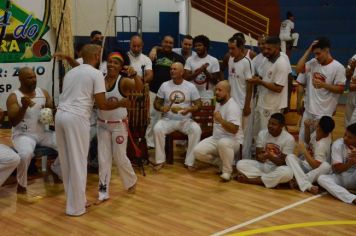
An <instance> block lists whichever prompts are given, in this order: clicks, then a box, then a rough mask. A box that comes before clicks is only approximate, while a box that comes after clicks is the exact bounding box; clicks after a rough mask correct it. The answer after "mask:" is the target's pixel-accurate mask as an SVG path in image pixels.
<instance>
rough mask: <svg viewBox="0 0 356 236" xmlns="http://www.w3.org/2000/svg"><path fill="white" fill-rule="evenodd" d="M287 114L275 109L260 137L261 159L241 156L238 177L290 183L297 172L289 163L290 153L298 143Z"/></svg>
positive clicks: (266, 183)
mask: <svg viewBox="0 0 356 236" xmlns="http://www.w3.org/2000/svg"><path fill="white" fill-rule="evenodd" d="M284 126H285V118H284V116H283V115H282V114H281V113H274V114H273V115H272V116H271V118H270V119H269V121H268V129H265V130H261V131H260V132H259V134H258V137H257V141H256V157H257V160H240V161H238V162H237V164H236V168H237V171H238V176H237V180H238V181H239V182H242V183H248V184H258V185H264V186H265V187H266V188H274V187H276V186H277V185H278V184H281V183H288V182H289V181H290V180H291V179H292V178H293V172H292V169H291V168H290V167H288V166H287V165H286V161H285V159H286V156H287V155H288V154H292V153H293V150H294V146H295V141H294V138H293V136H292V135H291V134H290V133H288V132H287V131H286V130H285V129H284Z"/></svg>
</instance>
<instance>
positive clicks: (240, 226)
mask: <svg viewBox="0 0 356 236" xmlns="http://www.w3.org/2000/svg"><path fill="white" fill-rule="evenodd" d="M325 194H326V193H322V194H318V195H315V196H312V197H309V198H306V199H303V200H301V201H299V202H295V203H293V204H290V205H288V206H285V207H282V208H280V209H277V210H275V211H272V212H269V213H267V214H264V215H261V216H259V217H257V218H254V219H252V220H249V221H246V222H244V223H241V224H238V225H235V226H232V227H230V228H227V229H225V230H222V231H220V232H217V233H214V234H212V236H221V235H224V234H227V233H229V232H231V231H234V230H237V229H240V228H242V227H245V226H247V225H250V224H253V223H255V222H257V221H260V220H263V219H266V218H268V217H270V216H273V215H276V214H278V213H281V212H283V211H286V210H289V209H291V208H293V207H296V206H299V205H302V204H304V203H306V202H309V201H312V200H314V199H316V198H319V197H321V196H323V195H325Z"/></svg>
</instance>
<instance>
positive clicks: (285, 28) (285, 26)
mask: <svg viewBox="0 0 356 236" xmlns="http://www.w3.org/2000/svg"><path fill="white" fill-rule="evenodd" d="M292 29H294V22H293V21H291V20H289V19H287V20H284V21H282V23H281V28H280V31H279V35H290V34H291V31H292Z"/></svg>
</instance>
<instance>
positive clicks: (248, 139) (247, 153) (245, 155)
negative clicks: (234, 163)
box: [241, 107, 255, 159]
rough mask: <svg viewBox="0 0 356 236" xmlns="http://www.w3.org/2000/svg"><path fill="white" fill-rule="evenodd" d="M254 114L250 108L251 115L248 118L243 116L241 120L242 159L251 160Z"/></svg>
mask: <svg viewBox="0 0 356 236" xmlns="http://www.w3.org/2000/svg"><path fill="white" fill-rule="evenodd" d="M254 113H255V112H254V108H253V107H252V108H251V114H250V115H248V116H243V118H242V128H243V133H244V142H243V144H242V157H241V158H242V159H251V149H252V139H253V127H254V126H253V125H254V124H253V122H254V120H253V118H254Z"/></svg>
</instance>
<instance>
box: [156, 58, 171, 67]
mask: <svg viewBox="0 0 356 236" xmlns="http://www.w3.org/2000/svg"><path fill="white" fill-rule="evenodd" d="M172 64H173V61H172V60H170V59H169V58H167V57H162V58H159V59H157V61H156V66H166V67H171V65H172Z"/></svg>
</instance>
